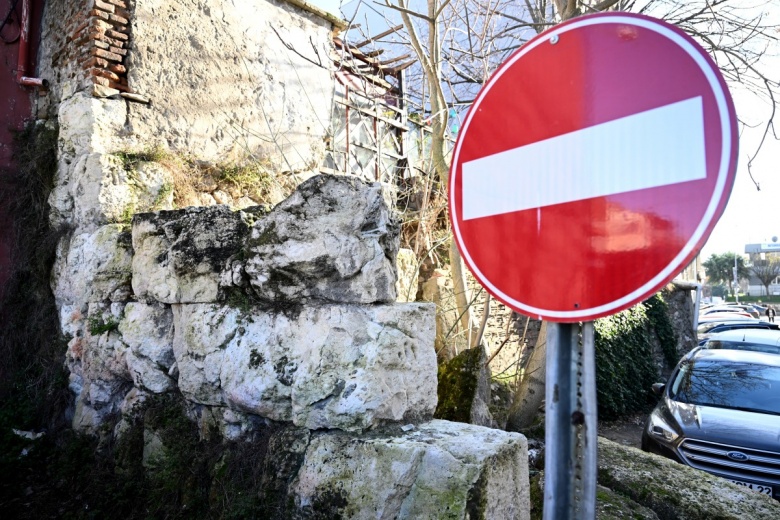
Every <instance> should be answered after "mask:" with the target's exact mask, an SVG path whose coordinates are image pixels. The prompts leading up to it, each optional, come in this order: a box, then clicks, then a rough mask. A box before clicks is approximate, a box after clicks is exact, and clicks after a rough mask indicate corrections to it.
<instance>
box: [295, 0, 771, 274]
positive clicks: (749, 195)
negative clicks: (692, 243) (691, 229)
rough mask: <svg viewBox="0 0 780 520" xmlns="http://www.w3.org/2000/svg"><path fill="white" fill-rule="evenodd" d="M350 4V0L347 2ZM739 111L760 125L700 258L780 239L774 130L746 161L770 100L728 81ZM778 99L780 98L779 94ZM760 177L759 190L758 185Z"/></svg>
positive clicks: (335, 8)
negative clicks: (750, 162)
mask: <svg viewBox="0 0 780 520" xmlns="http://www.w3.org/2000/svg"><path fill="white" fill-rule="evenodd" d="M307 1H308V2H309V3H311V4H314V5H316V6H318V7H320V8H322V9H325V10H327V11H329V12H331V13H334V14H337V15H338V14H339V6H340V5H341V3H342V1H344V0H307ZM344 3H345V4H346V1H345V2H344ZM770 16H771V18H772V19H773V21H774V22H778V21H780V2H778V6H777V9H774V10H773V12H770ZM770 52H771V53H772V54H774V56H771V57H769V56H767V57H765V62H764V63H763V65H762V66H763V68H764V70H767V71H770V70H774V71H780V47H779V48H776V49H774V50H773V51H770ZM730 88H731V94H732V98H733V99H734V105H735V108H736V112H737V117H738V118H739V119H740V120H741V121H744V122H747V123H749V124H751V125H759V126H758V127H757V128H748V127H746V126H743V125H740V150H739V159H738V167H737V175H736V180H735V181H734V187H733V189H732V192H731V196H730V198H729V202H728V205H727V206H726V210H725V211H724V213H723V215H722V216H721V218H720V220H719V221H718V223H717V224H716V225H715V228H714V229H713V232H712V234H711V235H710V237H709V239H708V240H707V242H706V243H705V244H704V245H703V247H702V250H701V255H702V259H703V260H704V259H707V258H708V257H709V256H710V255H711V254H715V253H725V252H737V253H740V254H742V253H744V251H745V244H752V243H761V242H771V241H772V238H773V237H777V240H778V241H780V141H777V140H776V139H775V138H774V137H773V135H772V134H771V132H770V135H768V136H767V138H766V140H765V141H764V144H763V146H762V147H761V151H760V152H759V154H758V156H757V157H756V158H755V159H754V160H753V163H752V165H751V169H750V171H751V172H752V174H753V178H754V179H755V183H754V182H753V180H751V178H750V173H749V171H748V167H747V164H748V162H749V159H750V157H751V156H753V155H754V154H755V151H756V148H757V146H758V143H759V142H760V140H761V135H762V133H763V130H764V128H763V125H761V123H762V122H764V123H765V122H766V120H767V118H768V117H769V114H770V113H771V106H770V104H769V102H768V101H766V100H760V99H757V98H756V97H755V96H753V95H748V94H746V92H745V91H744V89H740V88H739V87H738V86H735V85H730ZM778 103H780V99H779V100H778ZM778 134H779V135H780V107H778ZM756 183H758V185H759V186H760V188H761V189H760V190H758V189H756Z"/></svg>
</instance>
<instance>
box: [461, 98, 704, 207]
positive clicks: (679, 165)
mask: <svg viewBox="0 0 780 520" xmlns="http://www.w3.org/2000/svg"><path fill="white" fill-rule="evenodd" d="M462 175H463V177H462V182H463V184H462V188H463V210H462V212H463V214H462V218H463V220H469V219H474V218H480V217H489V216H492V215H501V214H503V213H510V212H514V211H522V210H526V209H532V208H542V207H545V206H551V205H553V204H562V203H565V202H574V201H577V200H585V199H592V198H595V197H604V196H607V195H615V194H618V193H626V192H629V191H637V190H644V189H648V188H657V187H659V186H667V185H670V184H677V183H681V182H687V181H693V180H698V179H704V178H705V177H706V176H707V170H706V162H705V155H704V113H703V108H702V99H701V97H695V98H691V99H686V100H685V101H680V102H677V103H672V104H670V105H666V106H663V107H660V108H654V109H651V110H647V111H645V112H640V113H637V114H634V115H631V116H627V117H623V118H621V119H616V120H614V121H609V122H607V123H602V124H599V125H595V126H591V127H589V128H584V129H582V130H577V131H575V132H570V133H568V134H563V135H560V136H557V137H552V138H550V139H546V140H544V141H539V142H536V143H532V144H529V145H526V146H521V147H519V148H515V149H512V150H507V151H506V152H500V153H497V154H494V155H489V156H487V157H483V158H481V159H475V160H473V161H469V162H466V163H463V174H462Z"/></svg>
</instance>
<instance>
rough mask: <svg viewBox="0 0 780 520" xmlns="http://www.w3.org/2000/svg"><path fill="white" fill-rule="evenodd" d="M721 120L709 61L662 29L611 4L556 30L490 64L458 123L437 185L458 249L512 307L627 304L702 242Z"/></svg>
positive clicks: (719, 84) (723, 177)
mask: <svg viewBox="0 0 780 520" xmlns="http://www.w3.org/2000/svg"><path fill="white" fill-rule="evenodd" d="M736 129H737V127H736V115H735V112H734V106H733V103H732V101H731V96H730V95H729V92H728V89H727V87H726V85H725V82H724V80H723V78H722V77H721V75H720V72H719V71H718V69H717V66H716V65H715V64H714V63H713V61H712V60H711V59H710V57H709V56H708V55H707V53H706V52H705V51H704V50H703V49H702V48H701V47H700V46H699V45H698V44H696V43H695V42H694V41H693V40H692V39H691V38H690V37H688V36H687V35H685V34H684V33H683V32H682V31H680V30H678V29H677V28H675V27H673V26H671V25H669V24H666V23H664V22H662V21H660V20H656V19H653V18H649V17H646V16H640V15H634V14H626V13H609V14H597V15H591V16H584V17H580V18H576V19H573V20H570V21H568V22H565V23H562V24H560V25H557V26H556V27H555V28H553V29H551V30H549V31H547V32H545V33H543V34H540V35H539V36H537V37H536V38H534V39H533V40H531V41H529V42H528V43H526V44H525V45H524V46H523V47H522V48H521V49H520V50H519V51H517V52H516V53H515V54H513V55H512V56H511V57H510V58H509V59H508V60H507V61H506V62H505V63H503V64H502V66H501V67H500V68H499V69H498V70H497V71H496V73H495V74H494V75H493V76H492V77H491V78H490V80H489V81H488V82H487V83H486V84H485V86H484V87H483V89H482V90H481V91H480V93H479V95H478V96H477V99H476V100H475V102H474V104H473V105H472V107H471V109H470V110H469V113H468V114H467V116H466V118H465V120H464V122H463V125H462V129H461V132H460V135H459V137H458V141H457V143H456V146H455V150H454V154H453V161H452V168H451V171H450V193H449V200H450V202H449V205H450V216H451V221H452V227H453V232H454V235H455V239H456V241H457V243H458V247H459V248H460V251H461V254H462V256H463V258H464V260H465V262H466V263H467V264H468V266H469V268H470V269H471V270H472V272H473V273H474V275H475V276H476V277H477V279H478V280H479V281H480V283H481V284H482V285H483V286H484V287H485V288H486V289H487V290H488V291H490V293H491V294H493V295H494V296H495V297H496V298H498V299H499V300H501V301H502V302H504V303H505V304H507V305H509V306H510V307H512V308H513V309H515V310H517V311H518V312H521V313H523V314H526V315H530V316H534V317H538V318H540V319H546V320H550V321H558V322H577V321H588V320H593V319H595V318H599V317H602V316H606V315H609V314H613V313H616V312H618V311H620V310H623V309H625V308H628V307H630V306H631V305H634V304H635V303H637V302H639V301H642V300H644V299H646V298H647V297H648V296H650V295H652V294H653V293H655V292H656V291H657V290H658V289H659V288H661V287H662V286H663V285H664V284H666V283H667V282H669V281H670V280H671V279H672V278H674V276H675V275H677V274H678V273H679V272H680V271H681V270H682V269H683V268H684V267H685V266H686V265H687V264H688V263H690V261H691V260H692V259H693V258H694V257H695V255H696V254H697V253H698V251H699V249H700V248H701V246H702V245H703V244H704V243H705V242H706V240H707V238H708V237H709V234H710V232H711V231H712V228H713V227H714V225H715V223H716V222H717V220H718V218H720V215H721V214H722V213H723V210H724V208H725V206H726V202H727V201H728V197H729V194H730V193H731V187H732V185H733V183H734V176H735V173H736V158H737V145H738V143H737V133H736Z"/></svg>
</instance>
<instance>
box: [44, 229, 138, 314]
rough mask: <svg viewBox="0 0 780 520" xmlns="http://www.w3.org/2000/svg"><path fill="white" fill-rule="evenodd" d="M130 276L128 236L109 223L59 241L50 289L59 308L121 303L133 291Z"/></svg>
mask: <svg viewBox="0 0 780 520" xmlns="http://www.w3.org/2000/svg"><path fill="white" fill-rule="evenodd" d="M131 276H132V251H131V245H130V234H129V233H127V232H125V231H124V230H123V228H122V226H121V225H118V224H109V225H107V226H102V227H100V228H98V229H97V230H96V231H94V232H91V233H89V232H88V233H79V234H76V235H74V236H72V237H68V238H65V239H63V240H61V241H60V244H59V246H58V248H57V259H56V261H55V264H54V269H53V271H52V290H53V292H54V297H55V298H56V300H57V303H58V305H59V306H62V305H64V304H70V305H74V304H75V305H80V304H83V303H85V302H99V301H104V300H112V301H122V300H125V299H127V298H128V297H129V296H130V294H131V292H132V291H131V288H130V279H131ZM65 323H66V322H65V321H63V325H64V324H65Z"/></svg>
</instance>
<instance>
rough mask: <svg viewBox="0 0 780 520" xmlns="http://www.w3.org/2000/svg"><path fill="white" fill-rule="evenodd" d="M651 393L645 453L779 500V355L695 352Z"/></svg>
mask: <svg viewBox="0 0 780 520" xmlns="http://www.w3.org/2000/svg"><path fill="white" fill-rule="evenodd" d="M653 390H654V391H655V392H656V393H657V394H659V395H660V396H661V401H660V402H659V403H658V405H657V406H656V408H655V410H653V413H652V414H650V417H649V418H648V420H647V423H646V424H645V429H644V431H643V434H642V449H643V450H645V451H649V452H653V453H657V454H660V455H664V456H666V457H669V458H671V459H674V460H676V461H678V462H681V463H683V464H687V465H689V466H692V467H694V468H698V469H701V470H704V471H706V472H708V473H712V474H713V475H717V476H719V477H723V478H726V479H729V480H731V481H732V482H734V483H736V484H740V485H742V486H746V487H748V488H750V489H752V490H754V491H757V492H759V493H765V494H767V495H770V496H772V497H774V498H775V499H777V500H780V355H776V354H766V353H762V352H750V351H742V350H730V349H707V348H701V349H695V350H693V351H692V352H691V353H690V354H688V355H687V356H685V357H684V358H683V359H682V361H680V363H679V364H678V365H677V368H675V370H674V372H673V373H672V375H671V377H670V378H669V382H668V383H667V384H665V385H664V384H661V383H657V384H656V385H653Z"/></svg>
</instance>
